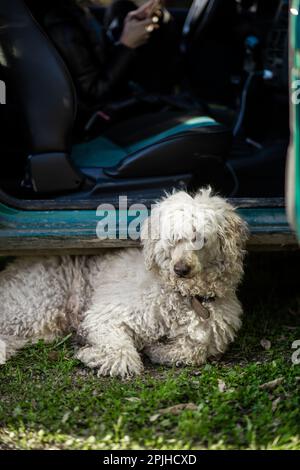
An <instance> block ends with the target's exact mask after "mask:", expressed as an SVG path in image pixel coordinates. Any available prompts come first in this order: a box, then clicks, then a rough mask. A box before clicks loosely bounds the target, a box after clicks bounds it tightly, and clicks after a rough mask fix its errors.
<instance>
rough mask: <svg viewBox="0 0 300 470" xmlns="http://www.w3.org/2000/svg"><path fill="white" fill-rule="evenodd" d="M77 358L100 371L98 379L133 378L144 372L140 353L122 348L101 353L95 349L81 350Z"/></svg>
mask: <svg viewBox="0 0 300 470" xmlns="http://www.w3.org/2000/svg"><path fill="white" fill-rule="evenodd" d="M76 358H77V359H79V360H80V361H82V362H83V363H84V364H86V365H87V366H88V367H91V368H94V369H95V368H96V369H98V374H97V375H98V377H100V376H111V377H121V378H125V377H132V376H134V375H139V374H141V372H142V371H143V368H144V367H143V364H142V361H141V359H140V356H139V354H138V352H137V351H136V350H134V349H130V350H127V349H125V348H122V349H120V350H118V351H105V353H104V352H103V351H101V350H100V349H97V348H95V347H92V346H91V347H85V348H82V349H80V350H79V351H78V352H77V354H76Z"/></svg>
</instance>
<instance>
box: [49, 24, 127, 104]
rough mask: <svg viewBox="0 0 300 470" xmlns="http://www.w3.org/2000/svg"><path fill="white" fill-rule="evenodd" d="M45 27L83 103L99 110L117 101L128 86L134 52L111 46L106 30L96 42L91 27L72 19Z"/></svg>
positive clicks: (121, 46)
mask: <svg viewBox="0 0 300 470" xmlns="http://www.w3.org/2000/svg"><path fill="white" fill-rule="evenodd" d="M45 27H46V31H47V33H48V35H49V36H50V38H51V39H52V41H53V43H54V44H55V46H56V47H57V49H58V51H59V52H60V54H61V56H62V57H63V59H64V61H65V63H66V65H67V67H68V68H69V71H70V73H71V76H72V78H73V80H74V84H75V87H76V89H77V93H78V98H79V100H80V101H83V102H84V103H85V104H87V105H88V106H92V107H93V108H96V107H97V106H101V105H102V104H104V103H106V102H107V101H110V100H114V99H118V96H119V95H120V94H122V89H123V88H124V87H126V84H127V79H128V72H129V68H130V63H131V61H132V59H133V58H134V56H135V52H134V50H133V49H130V48H127V47H126V46H124V45H122V44H118V45H113V44H111V43H110V42H109V40H108V38H106V35H105V31H104V30H103V31H102V34H101V35H99V37H98V38H97V40H95V37H94V36H92V32H89V31H88V27H87V28H84V27H82V21H81V23H78V22H77V21H76V20H74V19H73V18H67V17H61V18H58V17H57V16H56V17H54V18H53V16H52V17H51V16H49V17H48V18H47V21H46V22H45Z"/></svg>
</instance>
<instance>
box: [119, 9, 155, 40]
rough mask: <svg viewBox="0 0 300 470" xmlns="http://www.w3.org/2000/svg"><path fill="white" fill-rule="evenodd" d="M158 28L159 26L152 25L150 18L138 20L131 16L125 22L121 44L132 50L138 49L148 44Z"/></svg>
mask: <svg viewBox="0 0 300 470" xmlns="http://www.w3.org/2000/svg"><path fill="white" fill-rule="evenodd" d="M158 27H159V26H158V25H155V24H153V23H152V20H151V19H150V18H146V19H144V20H138V19H136V18H135V17H133V16H131V15H130V14H129V15H127V17H126V20H125V22H124V28H123V31H122V34H121V37H120V43H121V44H124V46H127V47H129V48H130V49H136V48H137V47H140V46H143V45H144V44H146V43H147V42H148V40H149V38H150V34H151V32H152V31H154V30H155V29H157V28H158Z"/></svg>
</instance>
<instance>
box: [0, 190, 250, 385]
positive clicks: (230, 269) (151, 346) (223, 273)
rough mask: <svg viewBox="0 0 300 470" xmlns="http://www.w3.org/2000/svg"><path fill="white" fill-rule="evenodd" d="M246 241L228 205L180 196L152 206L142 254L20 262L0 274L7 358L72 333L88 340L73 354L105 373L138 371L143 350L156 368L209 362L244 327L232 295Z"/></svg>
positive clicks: (0, 323) (1, 331)
mask: <svg viewBox="0 0 300 470" xmlns="http://www.w3.org/2000/svg"><path fill="white" fill-rule="evenodd" d="M187 208H188V210H187V211H186V209H187ZM184 211H185V218H184V222H182V219H181V215H182V213H183V212H184ZM166 224H167V225H168V227H169V231H166V230H165V225H166ZM166 233H167V236H166ZM149 234H150V236H149ZM197 235H198V236H199V239H200V240H202V243H201V246H199V247H198V249H196V248H195V246H194V245H195V240H196V239H197ZM246 237H247V229H246V225H245V223H244V222H243V221H242V220H241V218H240V217H239V216H238V215H237V214H236V212H235V211H234V209H233V207H231V205H229V204H228V203H227V202H226V201H224V199H222V198H220V197H217V196H213V195H212V194H211V191H210V190H201V191H200V192H199V193H198V194H197V195H196V196H195V197H191V196H190V195H188V194H187V193H185V192H179V193H175V194H173V195H171V196H169V197H167V198H166V199H164V200H163V201H161V202H160V203H158V204H157V205H156V206H155V207H154V209H153V210H152V214H151V216H150V217H149V219H147V221H146V222H145V223H144V225H143V229H142V242H143V250H139V249H129V250H119V251H110V252H106V253H104V254H103V255H101V256H90V257H87V256H77V257H69V256H63V257H49V258H30V259H28V258H27V259H18V260H16V261H14V262H13V263H12V264H10V265H9V266H8V267H7V268H6V269H5V270H4V271H3V272H2V273H1V274H0V298H1V305H0V345H2V348H0V351H2V356H3V351H5V356H6V359H7V358H8V357H10V356H11V355H13V354H14V353H15V352H16V351H17V350H18V349H20V348H22V347H23V346H24V345H25V344H27V343H29V342H35V341H37V340H39V339H44V340H46V341H52V340H54V339H55V338H56V337H58V336H59V335H63V334H66V333H68V332H70V331H75V332H76V333H77V334H78V335H80V336H81V337H82V338H83V339H84V341H85V346H83V347H81V348H80V349H79V350H78V351H77V353H76V356H77V357H78V358H79V359H80V360H81V361H82V362H83V363H84V364H86V365H87V366H89V367H93V368H97V369H98V373H99V375H111V376H120V377H125V376H128V375H134V374H139V373H141V371H142V370H143V364H142V361H141V357H140V352H144V353H145V354H146V355H147V356H148V357H149V358H150V359H151V360H152V361H153V362H155V363H160V364H167V365H171V364H182V365H185V364H195V365H200V364H203V363H204V362H205V361H206V360H207V358H208V357H210V356H217V355H219V354H220V353H223V352H224V351H225V350H226V347H227V345H228V344H229V343H230V342H231V341H233V339H234V337H235V334H236V332H237V331H238V329H239V328H240V325H241V319H240V317H241V314H242V308H241V305H240V303H239V301H238V300H237V297H236V293H235V291H236V288H237V286H238V284H239V282H240V280H241V278H242V275H243V256H244V245H245V242H246ZM198 241H199V240H198ZM202 245H203V246H202ZM178 263H179V265H180V263H181V266H182V264H184V266H185V267H186V266H188V268H189V273H188V275H187V276H186V277H180V276H178V274H176V273H175V271H174V267H175V266H178ZM145 265H146V266H145ZM196 296H203V297H213V301H212V302H209V303H207V304H205V305H204V308H205V309H206V311H207V312H208V315H207V316H206V317H205V318H204V317H202V316H201V315H199V312H198V311H197V309H194V308H193V299H194V298H197V297H196ZM1 361H2V362H4V358H3V357H2V359H1V357H0V363H1Z"/></svg>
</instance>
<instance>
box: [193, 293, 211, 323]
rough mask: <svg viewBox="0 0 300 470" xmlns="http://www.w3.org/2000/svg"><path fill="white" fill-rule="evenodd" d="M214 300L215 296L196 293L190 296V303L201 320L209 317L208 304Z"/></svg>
mask: <svg viewBox="0 0 300 470" xmlns="http://www.w3.org/2000/svg"><path fill="white" fill-rule="evenodd" d="M215 300H216V297H215V296H207V297H202V296H200V295H196V296H195V297H192V298H191V305H192V307H193V309H194V310H195V312H196V313H197V314H198V315H199V317H200V318H202V320H208V319H209V318H210V310H209V308H208V304H211V303H213V302H214V301H215Z"/></svg>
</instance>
